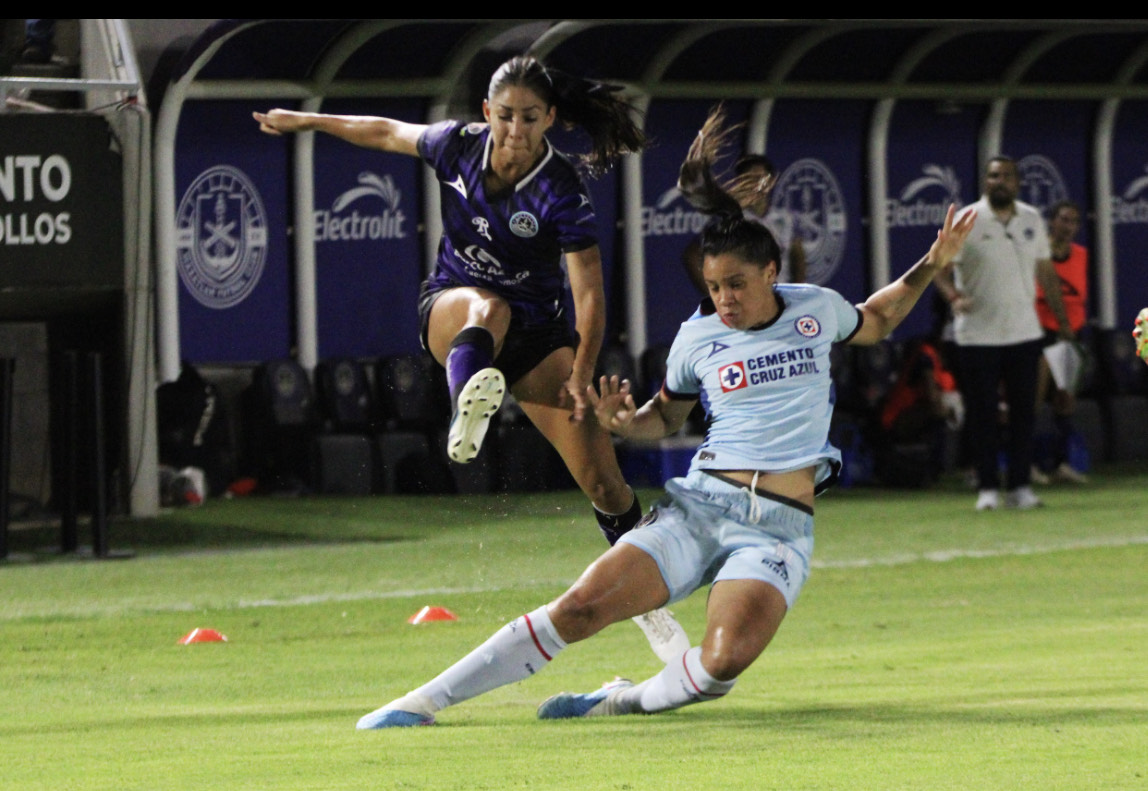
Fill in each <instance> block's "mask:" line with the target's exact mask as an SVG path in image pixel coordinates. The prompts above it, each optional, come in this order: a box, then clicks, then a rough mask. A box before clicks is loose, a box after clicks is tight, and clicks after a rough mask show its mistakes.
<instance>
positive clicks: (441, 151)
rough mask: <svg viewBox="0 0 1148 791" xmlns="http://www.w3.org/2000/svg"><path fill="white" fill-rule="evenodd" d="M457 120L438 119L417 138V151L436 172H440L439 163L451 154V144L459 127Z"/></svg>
mask: <svg viewBox="0 0 1148 791" xmlns="http://www.w3.org/2000/svg"><path fill="white" fill-rule="evenodd" d="M461 126H462V124H460V123H459V122H458V121H439V122H438V123H436V124H431V125H430V126H428V127H427V128H426V129H424V130H423V132H422V134H421V135H419V139H418V144H417V147H418V152H419V156H420V157H422V159H423V161H425V162H426V163H427V164H428V165H430V166H431V167H432V168H434V170H435V172H436V173H439V172H441V164H442V163H443V162H444V161H445V160H446V159H447V158H448V157H450V156H451V154H450V151H451V148H452V146H451V144H452V143H453V142H454V141H455V140H456V138H457V137H458V135H457V134H456V133H457V131H458V129H459V127H461Z"/></svg>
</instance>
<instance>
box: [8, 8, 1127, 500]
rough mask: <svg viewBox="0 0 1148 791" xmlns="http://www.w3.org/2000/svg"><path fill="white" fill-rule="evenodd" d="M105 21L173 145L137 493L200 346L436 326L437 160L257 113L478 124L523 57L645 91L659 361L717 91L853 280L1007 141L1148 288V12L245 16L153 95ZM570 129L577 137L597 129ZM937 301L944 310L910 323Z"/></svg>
mask: <svg viewBox="0 0 1148 791" xmlns="http://www.w3.org/2000/svg"><path fill="white" fill-rule="evenodd" d="M83 22H85V23H89V22H106V23H115V25H114V27H116V30H117V35H118V39H117V40H118V41H119V42H120V43H119V44H118V46H119V47H120V48H121V50H122V51H121V55H122V54H123V53H127V56H126V57H120V58H119V59H118V60H117V59H116V57H114V55H115V53H116V52H117V46H107V47H105V49H106V50H107V51H108V52H110V53H112V55H113V57H111V58H110V61H111V62H114V63H115V64H116V65H117V66H118V67H120V70H121V71H123V70H124V69H126V71H127V72H128V73H127V74H120V72H116V74H119V76H118V77H117V79H118V80H119V81H106V83H105V84H103V85H102V86H100V85H97V86H95V87H97V88H100V89H102V90H105V91H111V90H113V89H114V90H117V91H121V92H127V93H130V92H131V91H133V90H136V91H138V95H137V96H135V97H134V98H135V101H131V102H121V103H119V104H112V103H109V102H104V103H102V104H101V103H100V102H89V106H90V107H91V109H89V112H91V113H96V114H102V115H104V116H105V117H107V118H108V119H109V120H108V122H109V124H112V125H113V126H115V125H116V124H117V123H121V125H123V124H122V122H117V121H116V120H115V119H114V116H116V115H117V114H122V113H121V111H122V110H123V109H124V107H130V108H131V110H132V111H133V112H132V116H133V118H134V119H137V120H134V121H132V122H131V124H129V125H134V126H138V127H139V129H140V131H139V133H138V134H136V135H134V136H131V135H129V136H126V137H125V139H128V140H129V142H130V141H131V140H134V141H135V143H134V144H133V145H134V146H135V147H137V148H138V149H139V150H140V151H142V152H143V153H142V155H141V156H140V159H141V160H142V159H144V158H147V157H149V156H150V161H148V162H143V161H141V162H140V163H139V166H138V168H132V169H131V171H130V172H127V173H125V177H124V197H123V200H124V204H125V216H124V219H123V223H124V229H125V232H124V242H125V244H124V247H125V250H124V253H123V255H124V259H125V262H124V272H123V282H124V284H125V285H124V294H125V299H124V303H125V308H124V316H125V318H124V324H125V328H124V333H123V334H124V336H125V338H126V340H125V341H124V344H125V347H126V351H125V353H124V355H123V357H124V360H125V361H126V362H127V364H126V365H125V372H124V375H125V377H127V378H128V379H130V381H129V382H128V383H127V384H126V385H125V387H124V389H125V393H126V394H127V395H126V397H125V399H124V402H125V409H126V410H127V411H128V412H129V415H128V417H127V419H126V425H127V428H126V430H125V433H126V434H127V436H126V438H125V440H124V442H123V445H124V446H125V447H126V448H127V453H128V454H129V455H130V459H129V460H128V462H127V466H128V468H129V469H130V470H132V471H133V474H132V478H131V486H132V487H133V496H132V498H131V509H132V512H133V513H147V512H149V511H150V510H152V508H153V507H154V499H155V498H154V496H153V495H152V494H150V492H152V491H154V489H155V486H154V481H155V478H154V475H152V476H149V475H148V474H147V471H148V469H150V468H154V465H155V459H154V458H153V456H154V448H155V440H154V431H155V428H154V414H155V412H154V388H155V385H156V384H157V383H160V382H168V381H172V380H174V379H176V378H177V377H178V375H179V372H180V365H181V361H188V362H190V363H193V364H217V365H223V366H227V365H234V366H248V367H250V366H254V365H255V364H257V363H259V362H262V361H265V360H269V359H274V358H282V357H288V356H294V357H296V358H297V359H298V360H299V361H300V362H301V363H302V364H303V366H304V368H306V369H307V370H309V371H310V370H313V369H314V367H315V366H316V364H317V363H318V362H319V361H320V360H322V359H327V358H333V357H359V358H364V357H367V358H378V357H382V356H386V355H391V354H401V353H406V352H412V351H415V350H417V347H418V346H417V344H418V342H417V336H416V330H415V328H416V326H417V319H416V312H415V305H416V296H417V290H418V284H419V282H420V280H421V279H422V277H423V276H424V275H425V273H426V271H427V268H428V267H429V265H430V262H431V261H433V256H434V251H435V249H436V247H437V242H438V236H439V230H440V227H441V226H440V222H439V218H438V209H437V205H438V200H437V196H438V192H437V191H438V189H439V185H438V184H437V183H436V181H435V180H434V177H433V174H431V172H430V171H429V169H427V168H425V167H424V166H423V165H422V164H421V163H419V162H417V161H416V160H413V159H411V158H405V157H393V156H386V155H381V156H380V155H379V153H378V152H370V151H362V150H358V149H355V148H353V147H351V146H348V145H347V144H345V143H342V142H341V141H337V140H334V139H330V138H324V137H323V136H315V135H312V134H303V135H297V136H294V137H289V138H280V139H274V138H270V137H267V136H265V135H263V134H262V133H260V132H259V131H258V127H257V124H256V123H255V122H254V121H253V120H252V118H251V113H252V111H255V110H265V109H268V108H270V107H275V106H283V107H291V108H297V109H304V110H315V111H323V112H340V113H359V114H377V115H387V116H391V117H395V118H400V119H403V120H409V121H414V122H420V123H426V122H432V121H436V120H439V119H443V118H448V117H455V118H475V119H477V118H478V116H479V111H480V107H481V99H482V98H483V96H484V94H485V90H486V83H487V81H488V79H489V75H490V74H491V72H492V71H493V69H494V68H495V67H496V66H497V65H498V64H499V63H500V62H502V61H503V60H504V59H506V58H507V57H509V56H511V55H514V54H519V53H522V52H528V53H531V54H534V55H537V56H539V57H542V58H543V59H545V61H546V62H547V63H549V64H551V65H552V66H556V67H558V68H562V69H565V70H567V71H569V72H571V73H575V74H580V75H584V76H588V77H593V78H595V79H599V80H603V81H606V82H611V83H616V84H618V85H621V86H623V88H624V90H625V91H626V92H627V95H628V96H629V98H630V99H631V100H632V102H633V104H634V105H635V108H636V109H637V111H638V112H639V113H640V118H641V119H642V123H643V124H644V127H645V129H646V131H647V133H648V134H649V136H650V137H651V139H652V141H653V145H652V146H651V147H650V148H649V150H648V151H646V152H645V153H644V154H642V155H640V156H633V157H627V158H625V159H624V160H623V161H622V162H621V163H620V165H619V167H617V168H616V169H615V170H613V171H611V173H610V174H608V175H607V176H605V177H603V178H601V179H598V180H596V181H593V182H592V183H591V185H590V188H591V192H592V198H593V200H594V202H595V205H596V208H597V211H598V215H599V220H600V228H601V229H602V231H601V246H602V249H603V257H604V262H605V268H606V272H605V275H606V287H607V300H608V304H609V315H608V327H607V333H608V334H607V340H608V341H609V342H613V343H621V344H624V345H625V346H626V347H627V349H628V350H629V351H630V353H631V355H632V356H633V357H634V358H635V359H637V358H638V356H639V355H640V354H641V353H642V352H643V351H645V350H646V349H649V348H651V347H655V346H658V345H662V344H665V343H668V342H669V340H670V339H671V338H672V336H673V334H674V332H675V330H676V328H677V326H678V323H679V322H680V321H681V320H682V319H683V318H685V317H686V316H688V315H689V314H690V313H691V312H692V310H693V308H694V306H695V304H696V295H695V294H694V293H692V291H691V287H690V286H689V284H688V281H687V280H686V277H685V274H684V271H683V269H682V266H681V264H680V256H681V252H682V249H683V248H684V247H685V245H686V244H687V242H688V241H689V240H690V239H691V238H692V236H693V235H694V234H695V233H696V232H697V230H698V229H699V227H700V224H701V218H700V216H699V215H698V214H697V213H696V212H694V211H692V210H691V209H690V207H688V206H687V205H686V204H685V202H684V201H682V199H681V198H680V196H679V195H678V194H677V192H676V190H675V189H674V184H675V182H676V176H677V170H678V166H679V164H680V162H681V160H682V158H683V156H684V155H685V152H686V149H687V147H688V145H689V143H690V141H691V140H692V139H693V137H694V135H695V134H696V131H697V129H698V127H699V126H700V125H701V122H702V120H703V119H704V118H705V116H706V114H707V112H708V111H709V109H710V108H711V107H712V106H713V105H714V104H715V103H716V102H718V101H724V102H725V105H726V108H727V111H728V113H729V116H730V117H731V119H732V120H734V121H744V122H745V126H744V131H743V140H742V141H741V143H742V148H744V150H747V151H754V152H764V153H766V154H768V156H769V157H770V158H771V159H773V160H774V161H775V162H776V163H777V165H778V166H779V171H780V178H779V182H778V185H777V188H776V190H775V204H776V205H780V206H782V207H784V208H786V209H787V210H789V211H790V212H791V213H792V214H793V216H794V217H795V220H796V222H797V223H798V224H799V226H800V232H801V235H802V237H803V239H804V242H805V248H806V252H807V257H808V267H809V279H810V280H812V281H814V282H818V283H822V284H825V285H829V286H831V287H833V288H835V289H837V290H839V291H840V292H841V293H842V294H844V295H845V296H846V297H847V298H849V299H852V300H860V299H861V298H863V297H864V296H865V295H866V294H867V293H869V292H870V291H871V290H872V289H874V288H876V287H879V286H880V285H882V284H884V283H886V282H888V281H890V280H891V279H893V278H895V277H897V276H898V275H899V274H900V273H901V272H903V271H904V270H905V269H906V268H907V267H908V266H909V265H911V264H912V263H913V262H914V261H915V260H916V259H917V258H918V257H919V256H920V254H921V252H922V251H923V250H924V249H926V247H927V245H928V244H929V243H931V241H932V238H933V236H934V233H935V228H936V227H937V226H938V225H939V223H940V221H941V218H942V216H943V211H944V207H945V206H946V205H947V204H948V203H949V202H956V203H958V204H963V203H968V202H971V201H973V200H975V199H976V198H977V196H978V195H979V192H980V189H979V184H980V173H981V171H982V166H983V164H984V162H985V161H986V160H987V159H988V158H989V157H991V156H993V155H996V154H998V153H1005V154H1008V155H1011V156H1013V157H1014V158H1016V159H1017V160H1018V162H1019V163H1020V165H1021V173H1022V180H1023V189H1022V196H1021V197H1022V199H1024V200H1026V201H1028V202H1030V203H1033V204H1035V205H1037V206H1040V207H1044V206H1048V205H1050V204H1051V203H1053V202H1055V201H1056V200H1059V199H1061V198H1063V197H1068V198H1071V199H1074V200H1076V201H1077V202H1079V203H1081V204H1082V205H1083V206H1084V207H1085V208H1086V213H1087V216H1088V219H1087V222H1086V224H1085V228H1084V229H1083V231H1082V234H1081V239H1080V241H1081V242H1082V243H1084V244H1085V245H1086V246H1088V247H1089V248H1090V251H1091V255H1092V260H1093V272H1092V278H1093V279H1092V282H1093V300H1092V311H1093V314H1094V315H1093V318H1094V320H1095V322H1096V323H1097V324H1098V325H1099V326H1101V327H1103V328H1115V327H1123V326H1124V325H1126V324H1130V321H1131V317H1133V316H1135V315H1136V313H1137V311H1138V310H1139V309H1140V308H1141V307H1143V306H1144V305H1145V304H1148V278H1145V277H1144V276H1143V266H1142V263H1141V262H1142V261H1143V259H1144V257H1145V253H1146V251H1148V195H1145V190H1148V138H1146V137H1145V136H1144V135H1143V134H1142V129H1143V128H1144V126H1145V120H1146V116H1148V36H1146V35H1145V34H1146V33H1148V21H1145V20H1039V19H1037V20H975V19H973V20H848V19H842V20H803V19H782V20H769V19H764V20H696V19H663V20H617V19H611V20H606V19H601V20H595V19H581V20H556V19H511V20H502V19H500V20H493V19H463V20H425V19H388V20H361V19H359V20H347V19H329V20H290V19H287V20H258V19H249V20H221V21H218V22H216V23H214V24H212V25H210V26H209V27H206V29H204V30H203V31H202V32H201V33H200V34H199V35H198V37H197V38H195V40H194V41H192V42H191V43H190V45H189V46H187V47H186V48H185V49H184V50H183V51H182V53H181V55H180V57H179V58H178V59H177V60H174V61H173V62H172V65H171V66H170V67H169V68H167V67H165V69H164V70H157V72H156V74H155V75H153V76H152V78H151V80H150V81H149V82H148V84H149V90H148V92H147V93H148V94H149V95H145V93H144V91H143V89H142V84H143V81H142V80H140V79H139V78H138V74H137V75H136V78H135V85H136V87H135V88H134V89H133V88H132V87H130V86H129V83H130V82H131V79H130V78H131V74H130V72H131V71H132V69H134V68H135V67H134V60H133V58H132V57H131V54H132V53H131V50H132V44H131V36H130V29H128V28H126V27H125V26H124V25H123V24H122V23H123V22H124V20H83ZM113 71H114V70H113ZM89 82H90V80H89ZM6 90H7V88H6V86H5V80H4V79H2V78H0V94H2V93H4V92H5V91H6ZM92 105H99V106H98V107H92ZM149 106H150V110H149V109H148V108H149ZM152 113H154V116H155V118H154V124H152V123H151V114H152ZM553 134H554V138H555V140H556V143H557V145H558V147H559V148H560V149H563V150H575V151H576V150H578V148H579V146H581V145H582V144H583V141H582V140H581V139H579V138H578V137H577V136H576V135H570V134H567V133H563V132H559V131H555V132H554V133H553ZM0 145H2V144H0ZM133 152H134V149H133V148H131V147H129V150H128V153H129V154H132V155H134V154H133ZM7 153H8V152H6V151H0V154H7ZM15 153H21V152H15ZM130 158H131V157H128V158H127V159H130ZM127 159H125V167H126V164H127ZM2 161H3V159H2V157H0V162H2ZM5 198H7V196H5ZM141 214H144V219H143V220H142V221H141V218H140V215H141ZM146 214H152V215H153V217H154V223H151V224H149V223H148V222H147V221H146ZM151 227H154V233H155V239H154V260H151V259H150V258H149V257H150V255H151V251H152V249H153V240H152V238H151V236H150V230H151ZM153 265H154V280H153V279H152V278H151V277H150V275H151V274H153V272H152V270H151V268H152V266H153ZM115 276H116V277H119V274H118V273H116V274H115ZM3 285H5V284H4V283H0V286H3ZM153 291H154V305H155V312H154V317H155V320H154V325H153V323H152V321H151V315H152V314H150V313H149V312H148V309H149V307H148V306H149V305H150V296H151V294H152V292H153ZM68 293H69V295H70V296H69V298H70V299H75V297H76V295H75V292H74V291H72V292H68ZM0 304H3V305H5V306H6V309H11V310H12V311H15V313H13V314H12V316H15V315H17V314H19V315H23V314H22V313H20V310H19V309H18V308H15V307H13V304H14V303H13V301H12V300H9V301H7V302H4V303H0ZM25 304H26V303H25ZM12 316H9V315H6V316H5V318H7V319H9V320H10V319H11V318H12ZM929 322H930V317H929V315H928V311H927V309H925V308H924V307H923V306H922V307H919V308H918V309H917V311H915V312H914V314H913V315H912V316H911V317H910V319H909V320H908V321H907V322H906V324H905V325H903V327H902V328H901V329H900V330H899V332H900V333H902V335H903V336H904V337H911V336H912V335H915V334H920V333H922V332H924V331H925V329H926V327H927V325H928V324H929ZM153 332H154V336H153V335H151V333H153ZM153 353H154V354H155V359H156V362H157V365H156V367H155V369H154V371H153V370H152V368H151V365H150V357H151V355H152V354H153ZM129 405H130V406H129ZM137 488H138V489H139V491H140V494H139V496H136V495H135V489H137Z"/></svg>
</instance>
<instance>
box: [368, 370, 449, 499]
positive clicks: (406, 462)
mask: <svg viewBox="0 0 1148 791" xmlns="http://www.w3.org/2000/svg"><path fill="white" fill-rule="evenodd" d="M374 370H375V403H376V405H377V410H376V419H377V421H378V426H379V431H378V433H377V435H376V439H375V442H376V445H377V448H378V458H379V462H380V468H381V469H380V472H381V481H382V483H381V489H382V491H383V492H385V493H402V494H419V493H446V492H452V491H456V486H455V484H454V479H453V477H452V475H451V470H450V467H449V466H448V462H447V456H446V430H447V427H448V425H449V423H450V404H449V400H450V399H449V397H448V395H447V386H446V373H445V372H444V371H443V370H442V368H441V367H440V366H439V365H438V364H437V363H435V361H434V360H433V359H431V357H430V355H428V354H402V355H394V356H390V357H383V358H381V359H379V360H378V361H377V362H376V363H375V368H374Z"/></svg>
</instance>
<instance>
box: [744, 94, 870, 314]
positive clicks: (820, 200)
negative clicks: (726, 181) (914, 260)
mask: <svg viewBox="0 0 1148 791" xmlns="http://www.w3.org/2000/svg"><path fill="white" fill-rule="evenodd" d="M869 110H870V105H869V103H868V102H853V101H833V102H823V101H805V100H782V101H779V102H777V105H776V106H775V107H774V109H773V115H772V117H771V120H770V126H769V135H768V138H767V144H766V151H765V153H766V154H767V155H768V156H769V158H770V159H771V160H772V161H773V163H774V165H775V166H776V167H777V168H778V171H779V174H778V179H777V185H776V186H775V187H774V188H773V205H772V208H771V211H777V212H786V213H788V214H789V215H790V217H791V218H792V221H793V226H794V233H795V235H796V236H798V237H800V238H801V241H802V246H803V247H804V249H805V258H806V280H807V281H808V282H810V283H816V284H818V285H822V286H828V287H830V288H833V289H836V290H837V291H839V292H840V293H841V294H842V295H843V296H844V297H845V298H846V299H848V300H850V301H854V302H856V301H860V300H861V299H863V298H864V297H866V296H867V295H868V293H867V289H868V280H869V278H868V273H867V272H866V271H865V265H864V261H866V260H867V257H868V256H867V252H866V248H865V239H864V234H863V233H862V230H861V228H862V224H861V219H862V216H863V208H864V206H865V198H864V172H863V163H864V141H865V139H866V137H867V134H868V127H867V123H868V118H869Z"/></svg>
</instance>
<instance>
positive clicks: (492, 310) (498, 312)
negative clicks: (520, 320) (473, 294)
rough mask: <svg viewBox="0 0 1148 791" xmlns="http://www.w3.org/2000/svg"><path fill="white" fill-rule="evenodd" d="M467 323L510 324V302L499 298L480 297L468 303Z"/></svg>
mask: <svg viewBox="0 0 1148 791" xmlns="http://www.w3.org/2000/svg"><path fill="white" fill-rule="evenodd" d="M467 318H468V319H469V323H471V324H478V325H481V326H484V327H493V326H500V327H506V326H509V325H510V304H509V303H507V301H506V300H504V299H500V298H492V299H482V300H477V301H475V302H472V303H471V304H470V311H469V314H468V316H467Z"/></svg>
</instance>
